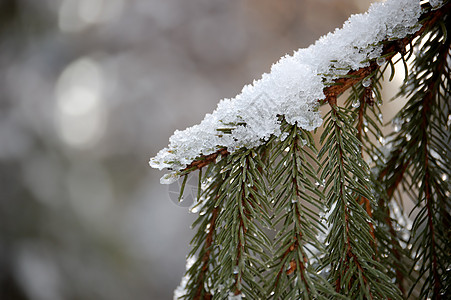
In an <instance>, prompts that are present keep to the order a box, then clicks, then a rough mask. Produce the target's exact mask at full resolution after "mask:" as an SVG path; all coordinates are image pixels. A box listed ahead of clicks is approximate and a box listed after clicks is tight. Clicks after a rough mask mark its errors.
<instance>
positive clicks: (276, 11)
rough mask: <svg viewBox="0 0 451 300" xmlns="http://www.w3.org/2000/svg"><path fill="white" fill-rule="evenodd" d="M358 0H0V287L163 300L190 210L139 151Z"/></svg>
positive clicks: (36, 298) (180, 263)
mask: <svg viewBox="0 0 451 300" xmlns="http://www.w3.org/2000/svg"><path fill="white" fill-rule="evenodd" d="M369 2H370V1H366V0H365V1H362V0H321V1H319V0H279V1H274V0H190V1H188V0H63V1H61V0H0V299H1V300H22V299H33V300H56V299H69V300H72V299H73V300H76V299H83V300H84V299H87V300H90V299H96V300H101V299H105V300H106V299H108V300H115V299H118V300H119V299H121V300H122V299H135V300H140V299H151V300H153V299H172V295H173V290H174V289H175V288H176V286H177V285H178V284H179V282H180V279H181V277H182V276H183V273H184V271H185V256H186V254H187V253H188V251H189V246H188V243H189V241H190V239H191V237H192V235H193V232H192V231H191V230H190V225H191V223H192V221H193V220H194V218H195V215H193V214H190V213H189V211H188V209H187V208H186V207H180V206H177V205H176V204H174V203H173V202H172V201H171V199H170V197H169V193H168V187H167V186H162V185H160V184H159V178H160V177H161V176H162V175H163V174H164V173H163V172H159V171H158V170H152V169H151V168H150V167H149V166H148V159H149V157H150V156H154V155H155V154H156V153H157V152H158V150H160V149H161V148H163V147H165V146H166V145H167V143H168V138H169V137H170V135H171V134H172V133H173V132H174V130H176V129H184V128H186V127H188V126H191V125H194V124H197V123H199V122H200V121H201V120H202V119H203V117H204V115H205V114H206V113H209V112H211V111H213V110H214V108H215V107H216V104H217V103H218V101H219V100H220V99H221V98H225V97H228V98H229V97H233V96H235V95H236V94H237V93H239V92H240V90H241V88H242V87H243V85H245V84H247V83H251V82H252V81H253V80H254V79H257V78H260V76H261V74H262V73H263V72H268V71H269V69H270V66H271V64H272V63H274V62H276V61H277V60H278V59H279V58H280V57H281V56H283V55H285V54H286V53H288V54H291V53H292V52H293V50H295V49H297V48H300V47H307V46H308V45H310V44H311V43H313V42H314V41H315V40H316V39H318V38H319V37H320V36H321V35H323V34H326V33H327V32H329V31H331V30H333V29H335V28H336V27H340V26H341V25H342V23H343V22H344V21H345V20H346V19H347V18H348V16H349V15H350V14H353V13H359V12H363V11H365V10H367V8H368V6H369Z"/></svg>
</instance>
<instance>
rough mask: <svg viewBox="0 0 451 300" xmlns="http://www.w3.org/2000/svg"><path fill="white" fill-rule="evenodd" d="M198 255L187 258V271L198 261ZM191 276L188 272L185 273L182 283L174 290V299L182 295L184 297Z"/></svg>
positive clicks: (176, 299)
mask: <svg viewBox="0 0 451 300" xmlns="http://www.w3.org/2000/svg"><path fill="white" fill-rule="evenodd" d="M196 259H197V257H196V256H191V257H188V258H187V260H186V267H185V268H186V271H188V270H189V269H190V268H191V267H192V266H193V264H194V263H195V262H196ZM189 278H190V276H189V275H188V274H185V276H183V277H182V280H181V281H180V285H179V286H178V287H177V288H176V289H175V290H174V298H173V299H174V300H178V299H180V297H183V296H184V295H185V293H186V284H187V283H188V281H189Z"/></svg>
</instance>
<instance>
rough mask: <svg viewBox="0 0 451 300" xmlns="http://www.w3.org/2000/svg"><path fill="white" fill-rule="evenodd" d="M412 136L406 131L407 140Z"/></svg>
mask: <svg viewBox="0 0 451 300" xmlns="http://www.w3.org/2000/svg"><path fill="white" fill-rule="evenodd" d="M411 138H412V136H411V135H410V134H409V133H408V134H406V140H407V141H410V139H411Z"/></svg>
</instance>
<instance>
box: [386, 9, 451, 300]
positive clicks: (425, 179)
mask: <svg viewBox="0 0 451 300" xmlns="http://www.w3.org/2000/svg"><path fill="white" fill-rule="evenodd" d="M445 6H447V7H448V12H449V7H450V6H449V3H448V5H445ZM443 19H444V20H439V21H438V22H437V24H435V27H434V28H433V30H431V32H430V34H429V35H427V36H424V37H422V39H421V40H418V41H417V44H418V45H419V44H420V43H424V45H423V49H422V52H421V53H418V55H417V57H416V59H415V66H414V73H413V74H412V75H411V76H409V78H408V80H407V81H405V85H404V86H403V87H402V89H401V93H400V94H401V95H406V96H408V98H409V101H408V103H407V105H406V107H405V108H404V109H403V110H402V111H401V112H400V113H399V114H398V116H397V118H400V119H404V120H409V122H405V123H404V124H403V125H402V128H401V131H400V132H399V133H397V134H396V135H394V140H393V142H392V143H391V144H392V146H393V147H394V149H393V150H392V152H391V155H390V157H389V160H388V163H387V165H386V167H385V169H383V170H382V171H381V173H380V176H379V177H380V178H383V179H385V181H387V183H388V185H387V191H388V196H390V197H391V196H392V195H393V192H394V190H395V189H396V188H397V187H398V186H399V184H400V183H401V182H405V181H408V182H410V183H411V184H416V183H418V184H419V185H418V191H417V192H416V193H414V195H412V197H413V199H412V200H414V202H416V207H417V208H419V209H420V212H419V214H418V215H417V217H416V218H415V221H414V226H413V235H412V243H413V244H414V245H415V247H414V249H413V250H414V251H416V255H415V257H414V259H415V260H416V261H418V263H417V266H418V267H415V269H417V270H418V271H420V274H419V275H418V276H417V282H416V285H414V286H417V285H419V283H420V280H421V279H422V278H424V282H423V283H422V284H421V290H420V296H421V297H426V296H429V297H430V296H432V297H433V298H434V299H441V298H442V295H443V293H444V292H445V291H444V290H443V289H444V288H445V278H446V275H445V274H446V271H445V269H446V265H447V264H448V263H449V262H448V263H447V256H448V255H449V253H446V250H444V249H446V248H444V247H445V245H447V244H449V241H448V238H449V236H448V237H447V236H446V233H445V232H444V231H443V228H445V227H443V226H444V224H445V222H446V220H447V219H449V212H448V213H447V212H446V211H447V209H449V207H450V203H449V199H447V197H446V196H445V194H446V192H445V188H446V187H445V186H444V185H443V184H441V183H440V181H441V175H440V174H441V173H442V172H444V173H443V174H449V169H448V170H444V169H443V166H446V165H447V164H446V163H445V160H446V158H445V157H438V158H437V157H434V153H443V151H445V153H446V152H448V151H449V144H448V143H449V142H446V137H447V138H448V140H449V131H448V133H446V132H444V131H443V130H444V128H447V127H448V126H449V125H448V124H447V123H446V122H447V120H446V118H443V117H442V115H449V99H450V80H449V78H450V72H449V65H448V60H449V57H450V38H449V36H447V35H446V32H445V29H444V28H446V27H448V28H449V27H450V25H449V24H450V21H449V15H447V14H445V15H443ZM441 22H442V25H440V23H441ZM444 22H446V23H447V26H444V25H443V24H445V23H444ZM406 149H407V150H406ZM442 208H447V209H442ZM423 226H424V229H421V227H423ZM448 257H449V256H448ZM424 274H428V276H427V277H424ZM412 291H413V290H412V289H411V292H412Z"/></svg>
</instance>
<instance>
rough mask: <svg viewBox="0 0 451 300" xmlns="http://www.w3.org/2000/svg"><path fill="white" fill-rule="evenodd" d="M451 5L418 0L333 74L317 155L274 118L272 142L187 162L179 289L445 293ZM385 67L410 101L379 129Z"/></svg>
mask: <svg viewBox="0 0 451 300" xmlns="http://www.w3.org/2000/svg"><path fill="white" fill-rule="evenodd" d="M450 6H451V5H450V3H449V1H444V2H443V3H442V6H441V7H439V8H436V9H433V8H432V7H431V5H429V4H428V3H426V4H423V8H424V14H423V15H422V18H421V19H420V22H421V24H422V25H423V26H422V27H421V29H419V30H418V31H417V32H416V33H415V34H411V35H409V36H407V37H405V38H403V39H399V40H394V41H386V42H385V44H384V48H383V54H382V56H381V57H379V58H378V59H377V60H374V61H371V62H370V65H369V66H368V67H366V68H362V69H360V70H356V71H352V72H350V73H348V74H347V75H345V76H343V77H341V78H339V79H337V80H335V81H334V82H333V83H331V84H330V86H329V87H328V88H327V89H326V90H325V94H326V99H325V100H324V101H323V102H322V105H328V106H329V107H330V111H329V112H328V113H327V115H326V117H325V122H324V125H323V128H324V131H323V133H322V135H321V138H320V147H319V148H320V150H319V151H317V148H316V145H315V140H314V138H313V136H312V133H311V132H308V131H306V130H304V129H301V128H299V127H297V126H296V125H291V124H289V123H287V122H285V120H284V117H283V116H280V122H281V124H282V126H281V130H282V132H283V134H282V135H281V137H283V138H281V137H272V138H271V139H269V140H268V141H267V142H266V143H265V144H263V145H262V146H260V147H258V148H257V149H246V148H242V149H239V150H237V151H235V152H233V153H232V154H229V153H228V151H227V149H221V150H220V151H218V153H216V154H213V155H210V156H207V157H201V158H200V159H199V160H197V161H195V162H193V163H192V164H191V165H190V166H188V168H186V169H185V171H184V172H183V173H182V175H183V176H185V178H186V176H189V175H188V174H189V173H190V172H192V171H194V170H198V169H199V170H200V171H202V170H204V169H207V170H204V171H203V172H202V173H203V174H202V173H201V174H200V176H199V187H200V190H199V195H198V199H197V201H198V204H197V205H198V210H199V217H198V219H197V220H196V221H195V223H194V227H196V228H197V233H196V235H195V236H194V238H193V240H192V243H191V244H192V247H193V248H192V251H191V253H190V257H191V258H192V259H193V260H194V263H193V264H192V266H191V267H190V268H189V269H188V270H187V274H186V277H185V280H186V284H185V286H184V295H183V296H182V299H226V298H228V299H241V298H248V299H341V298H342V299H407V298H408V297H411V298H412V299H426V298H427V299H445V298H446V297H449V295H450V294H451V271H450V268H451V259H450V257H451V253H450V251H451V231H450V228H451V227H450V224H451V215H450V211H451V207H450V206H451V203H450V183H449V176H450V175H449V166H450V156H449V153H450V152H449V150H450V149H449V148H450V139H451V136H450V131H449V129H450V128H449V127H450V123H451V117H450V105H451V104H450V88H451V79H450V78H451V77H450V75H451V74H450V73H451V53H450V41H451V37H450V35H448V34H447V29H448V28H451V26H450V17H449V11H450ZM397 54H398V55H397ZM396 63H403V64H404V65H405V69H406V71H407V70H408V69H409V68H408V66H407V65H408V64H409V63H411V65H412V66H411V68H410V69H411V72H410V74H408V75H406V79H405V81H404V83H403V86H402V87H401V89H400V92H399V95H398V97H405V98H406V99H407V103H406V104H405V106H404V107H403V108H402V109H401V111H400V112H399V113H398V114H397V116H396V117H395V118H394V120H393V121H392V123H393V127H394V130H393V132H392V133H391V134H389V135H388V136H387V137H384V136H383V134H382V127H383V124H382V114H381V111H380V108H379V105H380V104H381V102H382V101H383V100H384V99H382V94H381V91H380V89H381V80H382V78H383V76H384V75H387V74H390V79H391V78H393V75H394V70H395V69H394V64H396ZM406 74H407V73H406ZM347 89H348V90H349V96H348V98H347V99H346V100H345V101H339V99H338V100H337V98H338V97H339V96H340V95H341V94H342V93H343V92H344V91H345V90H347ZM221 134H227V132H222V131H221ZM182 189H183V188H182ZM182 193H183V190H182ZM408 202H411V203H413V204H414V209H413V210H412V211H406V212H404V204H405V203H408ZM407 214H409V216H407ZM410 220H413V223H412V222H411V221H410Z"/></svg>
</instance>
